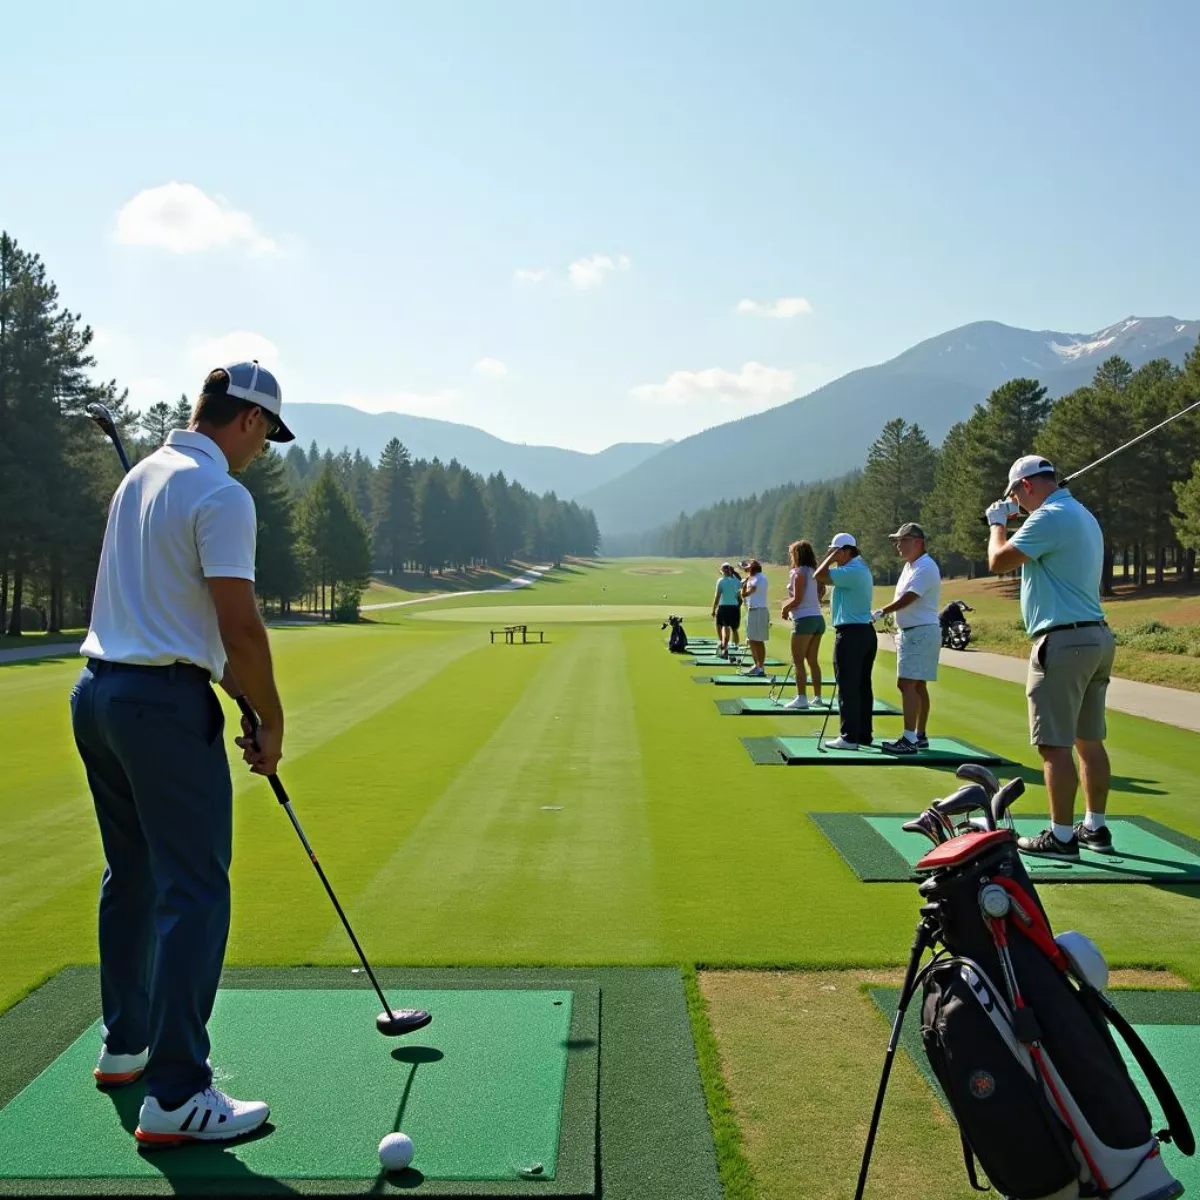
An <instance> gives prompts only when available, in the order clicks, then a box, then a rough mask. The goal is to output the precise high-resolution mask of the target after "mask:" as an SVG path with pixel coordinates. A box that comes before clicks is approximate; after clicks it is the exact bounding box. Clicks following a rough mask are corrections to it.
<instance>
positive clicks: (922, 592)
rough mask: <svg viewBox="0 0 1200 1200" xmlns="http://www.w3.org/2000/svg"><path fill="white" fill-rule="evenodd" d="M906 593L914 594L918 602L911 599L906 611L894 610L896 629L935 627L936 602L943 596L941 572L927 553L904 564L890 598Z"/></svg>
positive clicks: (936, 616) (897, 597) (897, 598)
mask: <svg viewBox="0 0 1200 1200" xmlns="http://www.w3.org/2000/svg"><path fill="white" fill-rule="evenodd" d="M905 592H916V594H917V595H918V596H920V599H919V600H914V601H913V602H912V603H911V604H910V605H908V607H907V608H899V609H897V610H896V613H895V616H896V625H897V627H898V628H900V629H912V628H913V627H914V626H916V625H936V624H937V623H938V607H939V604H938V601H939V597H940V596H941V594H942V573H941V571H939V570H938V565H937V563H935V562H934V561H933V559H932V558H930V557H929V555H928V554H922V555H921V557H920V558H918V559H917V560H916V561H915V562H906V563H905V564H904V570H903V571H901V572H900V578H899V580H897V582H896V594H895V596H894V597H893V599H895V600H899V599H900V597H901V596H903V595H904V593H905Z"/></svg>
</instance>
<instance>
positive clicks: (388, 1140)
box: [379, 1133, 413, 1171]
mask: <svg viewBox="0 0 1200 1200" xmlns="http://www.w3.org/2000/svg"><path fill="white" fill-rule="evenodd" d="M412 1158H413V1144H412V1138H410V1137H409V1136H408V1134H407V1133H389V1134H388V1135H387V1137H385V1138H384V1139H383V1141H382V1142H380V1143H379V1161H380V1163H381V1164H382V1165H383V1168H384V1170H385V1171H403V1170H404V1168H405V1167H407V1166H408V1164H409V1163H410V1162H412Z"/></svg>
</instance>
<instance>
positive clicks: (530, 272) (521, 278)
mask: <svg viewBox="0 0 1200 1200" xmlns="http://www.w3.org/2000/svg"><path fill="white" fill-rule="evenodd" d="M549 276H550V272H549V271H547V270H545V269H544V268H541V267H539V268H537V269H534V268H531V267H518V268H517V269H516V270H515V271H514V272H513V278H514V279H515V280H516V281H517V282H518V283H541V282H542V280H543V279H547V278H549Z"/></svg>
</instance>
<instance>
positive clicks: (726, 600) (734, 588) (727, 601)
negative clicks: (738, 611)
mask: <svg viewBox="0 0 1200 1200" xmlns="http://www.w3.org/2000/svg"><path fill="white" fill-rule="evenodd" d="M741 589H742V585H741V583H740V582H739V581H738V580H737V579H735V578H734V577H733V576H732V575H722V576H721V577H720V578H719V579H718V580H717V594H718V595H719V596H720V602H721V604H723V605H725V607H726V608H732V607H733V606H734V605H735V604H736V603H737V602H738V596H739V595H740V594H741Z"/></svg>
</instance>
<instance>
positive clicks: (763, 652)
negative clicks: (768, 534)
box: [741, 558, 771, 675]
mask: <svg viewBox="0 0 1200 1200" xmlns="http://www.w3.org/2000/svg"><path fill="white" fill-rule="evenodd" d="M746 570H747V571H748V572H749V573H748V574H747V576H746V578H745V579H743V580H742V586H741V596H742V599H743V600H745V602H746V641H747V643H749V646H750V657H751V658H752V659H753V660H754V665H753V666H752V667H751V668H750V669H749V670H748V671H745V672H743V674H745V675H765V674H766V673H767V672H766V669H765V664H766V661H767V638H768V637H769V636H770V632H771V616H770V613H769V612H768V611H767V577H766V576H765V575H764V574H763V569H762V563H760V562H759V561H758V559H757V558H752V559H751V560H750V562H749V563H748V564H747V567H746Z"/></svg>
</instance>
